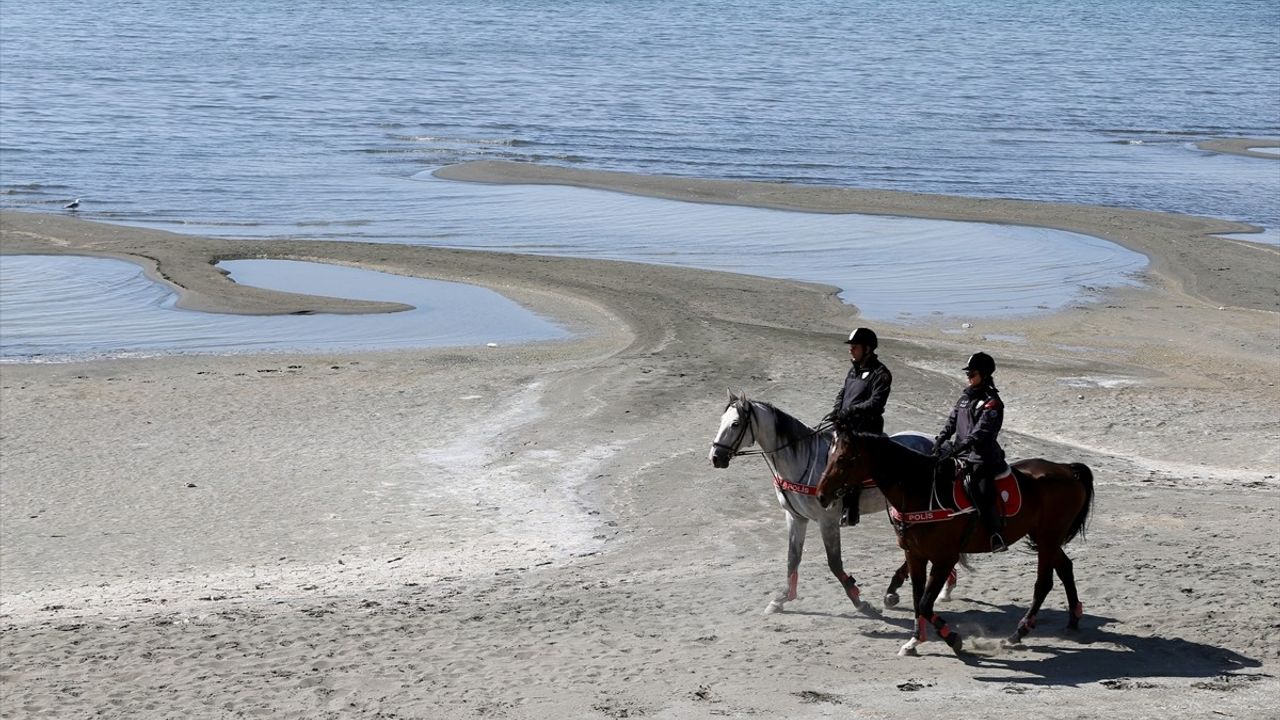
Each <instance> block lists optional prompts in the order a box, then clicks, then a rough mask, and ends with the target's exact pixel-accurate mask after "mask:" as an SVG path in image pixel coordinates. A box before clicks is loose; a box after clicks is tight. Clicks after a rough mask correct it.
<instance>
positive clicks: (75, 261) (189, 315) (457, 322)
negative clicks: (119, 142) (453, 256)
mask: <svg viewBox="0 0 1280 720" xmlns="http://www.w3.org/2000/svg"><path fill="white" fill-rule="evenodd" d="M220 267H223V268H224V269H226V270H228V271H229V272H230V273H231V278H232V279H233V280H235V281H236V282H240V283H243V284H246V285H254V286H258V287H265V288H270V289H273V290H282V291H285V292H297V293H307V294H318V295H329V296H334V297H345V298H353V299H361V300H385V301H394V302H400V303H405V304H408V305H412V306H413V307H414V309H413V310H408V311H404V312H396V313H378V314H370V315H327V314H317V315H305V316H300V315H282V316H260V315H226V314H217V313H206V312H198V311H192V310H182V309H178V308H176V307H174V304H175V302H176V301H177V294H176V293H175V292H174V291H172V290H171V289H170V288H168V287H167V286H165V285H162V284H160V283H157V282H154V281H153V280H151V279H150V278H148V277H147V276H146V274H145V273H144V272H143V270H142V268H140V267H138V266H137V265H134V264H132V263H129V262H124V261H121V260H111V259H104V258H90V257H68V256H57V257H54V256H38V255H6V256H0V358H2V359H4V360H6V361H26V360H60V359H72V358H84V357H94V356H127V355H152V354H158V353H173V352H218V353H224V352H237V351H294V350H301V351H322V350H342V349H357V348H359V349H379V348H381V349H388V348H400V347H444V346H461V345H478V344H488V343H499V344H510V343H522V342H530V341H535V340H556V339H564V338H568V337H569V333H568V332H567V331H566V330H564V329H563V328H560V327H558V326H557V325H555V324H554V323H553V322H551V321H550V320H548V319H546V318H543V317H540V316H538V315H536V314H534V313H532V312H530V311H529V310H527V309H525V308H523V307H521V306H520V305H519V304H517V303H515V302H513V301H511V300H509V299H508V298H505V297H503V296H502V295H499V294H498V293H496V292H493V291H492V290H488V289H486V288H481V287H476V286H474V285H466V284H463V283H451V282H441V281H436V280H424V279H421V278H411V277H405V276H401V275H391V274H388V273H381V272H374V271H371V270H362V269H359V268H351V267H343V266H337V265H326V264H323V263H311V262H299V261H293V260H235V261H228V262H224V263H221V264H220Z"/></svg>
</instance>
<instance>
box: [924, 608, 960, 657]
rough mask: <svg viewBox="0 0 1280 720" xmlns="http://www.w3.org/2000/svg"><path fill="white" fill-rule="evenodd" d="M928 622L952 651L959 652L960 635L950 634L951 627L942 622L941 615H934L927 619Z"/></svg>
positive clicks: (944, 621)
mask: <svg viewBox="0 0 1280 720" xmlns="http://www.w3.org/2000/svg"><path fill="white" fill-rule="evenodd" d="M929 622H931V623H933V627H934V629H935V630H937V631H938V636H939V637H941V638H942V639H943V640H945V641H946V643H947V645H949V646H950V647H951V649H952V650H955V651H956V652H959V651H960V633H957V632H952V631H951V626H949V625H947V621H946V620H943V619H942V616H941V615H934V616H933V617H932V618H929Z"/></svg>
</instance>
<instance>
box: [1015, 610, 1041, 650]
mask: <svg viewBox="0 0 1280 720" xmlns="http://www.w3.org/2000/svg"><path fill="white" fill-rule="evenodd" d="M1035 627H1036V616H1035V613H1027V614H1026V616H1024V617H1023V618H1022V620H1020V621H1018V630H1017V632H1015V633H1014V634H1013V638H1012V640H1013V642H1015V643H1019V642H1022V638H1024V637H1026V636H1028V635H1030V634H1031V631H1032V630H1034V629H1035Z"/></svg>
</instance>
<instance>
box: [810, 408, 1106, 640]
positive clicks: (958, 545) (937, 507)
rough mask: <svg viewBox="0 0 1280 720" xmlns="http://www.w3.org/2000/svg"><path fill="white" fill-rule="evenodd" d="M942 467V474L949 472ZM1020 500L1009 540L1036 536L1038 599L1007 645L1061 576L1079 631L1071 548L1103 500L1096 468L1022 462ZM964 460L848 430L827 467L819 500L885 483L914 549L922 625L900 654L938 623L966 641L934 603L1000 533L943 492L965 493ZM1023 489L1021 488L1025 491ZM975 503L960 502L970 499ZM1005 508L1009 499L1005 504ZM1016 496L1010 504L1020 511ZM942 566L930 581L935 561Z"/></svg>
mask: <svg viewBox="0 0 1280 720" xmlns="http://www.w3.org/2000/svg"><path fill="white" fill-rule="evenodd" d="M940 467H941V469H942V471H941V472H940V471H939V470H940ZM1011 467H1012V470H1013V473H1014V477H1016V478H1017V481H1018V487H1017V488H1014V489H1013V491H1014V493H1015V494H1017V497H1016V499H1017V500H1019V501H1020V508H1017V509H1016V514H1010V513H1008V512H1006V517H1005V527H1004V530H1003V534H1004V538H1005V539H1006V540H1007V541H1008V542H1009V543H1010V544H1012V543H1013V542H1015V541H1017V540H1019V539H1021V538H1023V537H1026V538H1028V539H1029V540H1030V542H1031V545H1032V547H1033V548H1034V549H1035V550H1036V552H1037V553H1038V556H1039V564H1038V567H1037V571H1036V585H1035V599H1034V601H1033V602H1032V604H1031V609H1029V610H1028V611H1027V614H1026V615H1025V616H1024V617H1023V618H1022V620H1021V622H1019V623H1018V628H1017V630H1016V631H1014V633H1013V635H1011V636H1010V637H1009V638H1008V640H1006V642H1007V643H1010V644H1015V645H1016V644H1019V643H1021V642H1022V638H1024V637H1026V635H1027V634H1028V633H1030V632H1031V629H1032V628H1034V627H1035V624H1036V613H1038V612H1039V611H1040V605H1041V604H1042V603H1044V599H1045V596H1047V595H1048V594H1049V590H1050V589H1052V588H1053V574H1054V572H1057V573H1058V577H1059V578H1061V580H1062V585H1063V587H1064V589H1065V590H1066V592H1067V607H1068V610H1069V611H1070V620H1068V622H1067V628H1068V629H1070V630H1077V629H1079V627H1080V616H1081V615H1082V614H1083V606H1082V605H1081V604H1080V599H1079V597H1078V596H1077V595H1076V583H1075V576H1074V574H1073V573H1072V567H1071V559H1070V558H1068V557H1067V554H1066V553H1065V552H1063V550H1062V546H1064V545H1066V544H1067V543H1068V542H1070V541H1071V539H1072V538H1074V537H1075V536H1076V535H1077V534H1079V533H1080V532H1081V531H1083V530H1084V527H1085V523H1086V521H1087V520H1088V519H1089V510H1090V508H1091V506H1092V505H1093V472H1092V471H1091V470H1089V468H1088V467H1086V466H1084V465H1081V464H1080V463H1071V464H1069V465H1064V464H1060V463H1054V462H1049V461H1048V460H1041V459H1034V460H1021V461H1019V462H1016V463H1014V464H1013V465H1012V466H1011ZM953 469H954V465H953V464H952V463H951V462H950V461H945V462H940V461H938V460H937V459H935V458H933V457H930V456H928V455H922V454H920V453H918V452H915V451H914V450H911V449H909V448H906V447H903V446H902V445H899V444H897V443H894V442H892V441H890V440H889V438H887V437H885V436H883V435H868V434H861V433H859V434H852V435H850V434H845V433H840V434H839V435H838V437H837V438H836V442H835V444H834V445H833V446H832V448H831V452H830V454H829V455H828V457H827V467H826V469H825V470H823V472H822V477H821V478H820V479H819V481H818V500H819V502H821V503H823V504H824V505H825V504H827V503H830V502H832V501H833V500H834V499H836V498H837V497H839V496H840V495H842V494H843V493H844V491H845V490H846V489H847V488H849V487H853V486H854V485H855V483H861V482H863V481H864V480H866V479H867V478H871V479H873V480H874V481H875V483H876V485H877V486H878V487H879V488H880V491H881V492H883V493H884V497H885V499H886V500H887V501H888V502H889V505H890V506H891V507H892V508H893V510H894V511H896V512H895V513H894V517H895V522H894V528H895V529H896V530H897V532H898V544H899V545H900V546H901V547H902V549H903V550H905V551H906V555H907V565H908V568H909V571H910V573H911V589H912V595H913V598H914V600H915V611H916V631H915V633H914V634H913V636H912V638H911V640H910V641H908V642H907V644H905V645H903V646H902V649H901V651H899V653H898V654H899V655H915V654H917V653H916V649H915V648H916V645H918V644H920V643H922V642H924V641H925V633H926V632H927V630H928V626H929V625H933V627H934V628H935V629H936V630H937V632H938V635H939V636H940V637H942V639H943V640H945V641H946V642H947V645H949V646H951V649H952V650H954V651H956V652H957V653H959V652H960V651H961V650H962V647H963V642H962V640H961V639H960V635H959V633H956V632H955V631H953V630H951V629H950V628H949V627H947V623H946V621H945V620H943V619H942V618H941V617H939V616H938V615H936V614H934V612H933V603H934V600H935V599H936V598H937V597H938V592H939V591H940V590H941V589H942V586H943V583H945V582H946V580H947V575H948V574H949V573H950V572H951V570H952V569H953V568H954V567H955V565H956V563H957V562H959V561H960V560H961V554H962V553H982V552H990V551H991V548H990V546H989V545H988V537H989V536H990V534H991V533H990V531H989V529H988V528H985V527H983V526H982V524H981V521H980V520H979V519H978V518H977V513H976V512H973V510H972V508H971V507H970V508H969V509H967V510H957V508H956V505H957V503H954V502H943V501H942V500H941V499H942V498H947V499H950V498H952V497H953V496H955V497H957V498H959V496H960V495H961V494H960V493H954V492H953V483H954V475H953V473H952V472H951V470H953ZM1018 493H1020V494H1018ZM966 503H967V500H961V502H959V503H958V504H960V505H964V504H966ZM1002 504H1003V503H1002ZM1012 506H1013V503H1012V502H1010V503H1008V505H1007V508H1009V509H1012ZM929 562H932V563H933V568H932V570H931V571H930V573H929V577H928V584H927V585H926V583H925V567H926V563H929Z"/></svg>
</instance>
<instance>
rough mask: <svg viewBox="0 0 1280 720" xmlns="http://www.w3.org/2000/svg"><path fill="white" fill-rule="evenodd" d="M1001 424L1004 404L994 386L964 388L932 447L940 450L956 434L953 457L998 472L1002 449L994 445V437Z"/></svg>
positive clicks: (1002, 459)
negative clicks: (980, 464) (981, 464)
mask: <svg viewBox="0 0 1280 720" xmlns="http://www.w3.org/2000/svg"><path fill="white" fill-rule="evenodd" d="M1003 424H1004V402H1002V401H1001V400H1000V393H999V392H997V391H996V389H995V388H994V387H991V386H990V385H984V386H980V387H976V388H965V391H964V393H963V394H962V395H961V396H960V399H959V400H957V401H956V404H955V407H953V408H951V415H950V417H948V418H947V426H946V427H944V428H943V429H942V432H941V433H940V434H939V435H938V437H937V439H936V440H934V447H939V446H940V445H941V444H942V443H943V442H945V441H946V439H947V438H949V437H951V434H952V433H955V436H956V441H955V455H956V457H958V458H960V459H962V460H968V461H969V462H975V463H983V464H984V465H988V466H989V467H991V468H992V470H993V471H994V470H998V469H1001V468H1003V467H1004V449H1003V448H1001V447H1000V443H998V442H996V436H997V435H999V434H1000V426H1001V425H1003Z"/></svg>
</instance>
